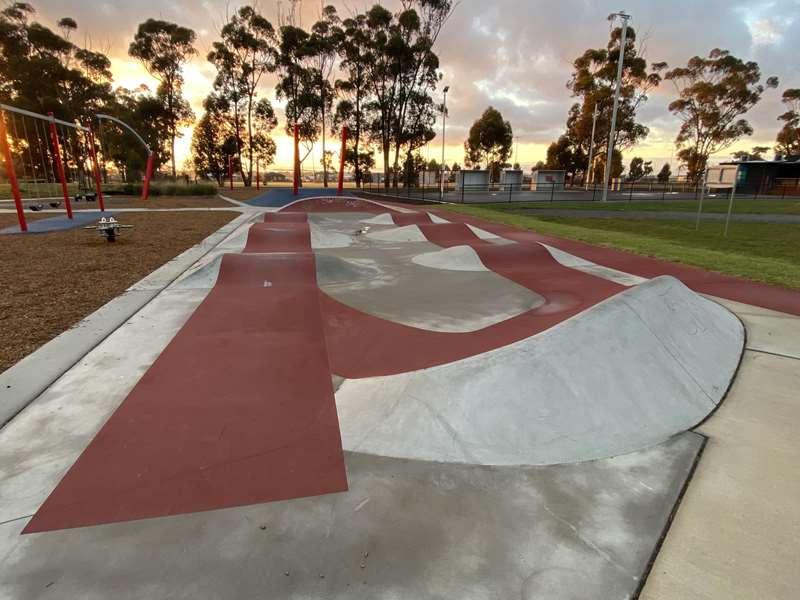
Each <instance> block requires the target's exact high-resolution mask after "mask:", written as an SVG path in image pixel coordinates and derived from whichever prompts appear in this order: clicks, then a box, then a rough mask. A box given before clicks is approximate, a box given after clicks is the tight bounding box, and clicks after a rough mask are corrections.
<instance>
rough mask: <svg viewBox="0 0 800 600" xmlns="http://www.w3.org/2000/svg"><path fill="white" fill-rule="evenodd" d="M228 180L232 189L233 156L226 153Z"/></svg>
mask: <svg viewBox="0 0 800 600" xmlns="http://www.w3.org/2000/svg"><path fill="white" fill-rule="evenodd" d="M228 181H230V184H231V189H233V157H232V156H230V155H228Z"/></svg>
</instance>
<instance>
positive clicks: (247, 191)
mask: <svg viewBox="0 0 800 600" xmlns="http://www.w3.org/2000/svg"><path fill="white" fill-rule="evenodd" d="M289 185H290V186H291V184H289ZM268 190H269V188H267V187H262V188H261V189H260V190H257V189H256V188H254V187H249V188H246V187H239V188H237V187H234V188H233V189H230V188H227V187H221V188H219V193H220V194H222V195H223V196H227V197H228V198H233V199H234V200H238V201H239V202H244V201H245V200H250V199H251V198H256V197H257V196H260V195H261V194H263V193H264V192H266V191H268ZM223 202H224V200H223Z"/></svg>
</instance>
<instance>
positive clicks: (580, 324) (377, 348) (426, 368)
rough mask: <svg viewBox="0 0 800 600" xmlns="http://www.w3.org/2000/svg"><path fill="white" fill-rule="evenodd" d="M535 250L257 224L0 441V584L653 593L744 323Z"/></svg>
mask: <svg viewBox="0 0 800 600" xmlns="http://www.w3.org/2000/svg"><path fill="white" fill-rule="evenodd" d="M426 209H427V210H426ZM467 221H470V222H467ZM534 236H535V234H532V233H531V232H523V231H520V230H516V231H515V230H514V229H513V228H510V227H506V226H497V225H494V224H490V223H480V222H477V221H474V220H471V219H465V218H464V217H463V216H460V215H450V214H448V213H446V212H444V211H440V210H437V209H435V208H430V209H428V207H416V206H411V205H406V206H404V205H401V204H395V203H392V202H376V201H370V200H365V199H360V198H355V197H352V198H351V197H342V198H335V197H321V198H310V199H300V200H297V201H294V202H290V203H289V204H287V205H286V206H284V207H283V208H281V209H279V210H268V211H264V210H262V209H259V208H256V209H249V210H247V211H243V213H242V215H241V217H239V218H238V219H236V220H235V221H233V222H232V223H231V225H229V226H226V228H225V231H224V232H223V234H221V235H218V236H217V237H216V238H215V239H216V240H217V242H216V243H215V244H213V245H212V244H206V247H205V251H204V253H203V254H202V256H201V257H199V259H198V260H194V261H192V262H191V264H189V265H187V266H186V267H185V268H184V269H183V272H182V274H180V275H178V276H177V278H174V281H173V282H172V283H170V284H169V285H166V286H165V287H163V289H162V290H161V291H160V292H158V293H157V294H156V295H155V296H154V297H153V298H152V300H151V301H150V302H149V303H148V304H146V305H145V306H144V307H143V308H142V309H141V310H140V311H138V312H136V313H135V314H134V316H133V317H131V318H130V319H127V320H126V321H125V322H124V324H122V325H121V326H120V327H118V328H116V329H115V330H114V331H113V333H111V334H110V335H108V337H106V338H105V339H103V341H101V342H100V343H99V344H98V345H97V346H96V347H95V348H94V349H93V350H91V351H90V352H88V354H86V355H85V356H84V357H83V358H81V359H80V360H79V361H78V362H77V363H76V364H75V366H73V367H72V368H70V369H67V370H66V372H65V373H64V374H63V375H61V376H60V377H59V378H58V379H57V380H56V381H55V382H54V383H53V384H52V385H50V386H49V387H47V389H46V390H45V391H44V393H42V394H41V395H39V396H38V397H36V398H35V400H33V401H32V402H31V403H30V404H29V405H28V406H27V407H25V408H24V409H23V410H22V411H21V412H20V413H19V414H17V415H16V416H14V418H13V419H11V420H10V422H9V423H8V424H7V425H6V426H5V427H4V428H3V430H2V432H1V433H0V435H1V436H2V438H3V447H4V449H5V450H6V451H7V452H6V454H5V456H7V457H8V458H7V459H4V461H3V467H2V477H3V486H2V490H3V492H2V495H3V502H2V506H3V507H4V514H3V515H2V521H4V522H5V525H4V530H5V531H4V536H3V540H4V542H3V544H4V547H3V552H4V554H5V556H6V563H5V565H6V568H7V569H12V570H13V577H12V578H10V579H9V578H4V579H5V582H4V584H3V585H4V588H5V590H6V591H4V593H7V594H8V595H10V597H34V596H36V594H37V593H38V591H37V590H38V589H39V586H40V585H41V581H42V577H43V576H44V574H46V573H47V572H48V571H49V570H51V569H52V568H53V567H52V565H54V564H56V563H58V564H59V565H62V567H59V570H61V568H63V565H69V567H68V568H66V570H64V571H63V572H64V574H65V575H64V576H63V577H60V578H59V587H60V592H61V593H62V594H65V595H66V596H91V595H96V594H99V593H103V592H102V590H106V589H108V588H107V587H105V586H107V585H108V581H104V580H103V576H102V573H103V572H105V571H106V570H107V569H110V571H109V572H113V573H114V579H115V581H117V582H119V585H120V586H121V587H120V589H119V597H131V598H137V597H147V596H148V595H152V594H155V595H173V596H176V597H196V596H197V595H198V594H199V595H200V596H203V597H211V596H214V595H215V594H220V595H229V594H231V593H234V594H236V595H240V596H242V597H247V596H248V595H249V594H250V593H251V592H252V591H253V590H255V589H263V586H268V587H269V589H271V590H277V592H276V593H278V594H279V595H280V596H282V597H309V596H314V595H323V596H324V597H341V598H349V597H364V598H368V597H374V596H375V595H378V596H385V595H387V594H391V593H392V590H393V589H397V588H398V586H401V587H402V588H403V589H404V590H406V591H407V590H409V589H411V590H412V591H413V593H414V594H416V595H418V597H440V596H449V595H453V594H458V595H461V596H462V597H475V598H480V597H487V596H491V595H499V596H510V595H519V594H520V593H521V594H522V597H526V598H538V597H549V596H548V594H553V593H556V592H555V591H554V590H558V594H559V595H560V597H574V598H595V597H612V596H613V597H631V596H634V595H635V594H638V593H639V592H640V590H641V586H642V585H643V583H644V580H645V577H646V575H647V572H648V571H649V569H650V567H651V565H652V561H653V559H654V556H655V554H656V552H657V550H658V548H659V546H660V544H661V543H662V539H663V536H664V534H665V532H666V530H667V528H668V525H669V523H670V521H671V519H672V518H673V516H674V511H675V510H676V507H677V505H678V502H679V500H680V498H681V497H682V495H683V494H684V492H685V490H686V489H687V486H689V485H690V483H689V482H690V479H691V476H692V473H693V471H694V470H695V468H696V465H697V463H698V461H699V460H701V458H700V455H701V453H702V451H703V447H704V444H705V443H706V438H705V436H704V435H702V434H700V433H698V432H697V431H696V429H697V427H698V426H699V425H701V424H702V423H704V422H705V421H706V420H707V419H709V418H711V417H712V415H713V414H714V413H715V411H716V410H717V409H718V408H719V407H720V405H724V402H725V399H726V394H727V393H728V391H729V388H730V386H731V383H732V381H733V380H734V378H735V376H736V373H737V369H739V367H740V361H741V360H742V355H743V352H744V347H745V340H746V334H745V327H744V326H743V324H742V321H741V320H740V319H739V318H738V317H737V316H736V315H735V314H734V313H733V312H731V311H730V310H728V308H726V307H725V306H723V304H722V303H720V302H725V300H720V301H719V302H718V301H715V300H714V298H715V297H714V296H712V295H710V294H711V293H718V294H720V295H722V294H724V293H725V290H726V282H725V281H724V278H719V277H710V276H704V277H700V278H697V277H695V278H692V277H691V276H690V275H688V274H686V273H682V272H681V271H682V269H684V268H681V267H677V268H676V272H674V273H672V274H670V273H669V272H665V273H663V274H657V273H655V272H647V271H646V270H645V269H643V268H642V266H643V265H642V264H639V265H635V264H634V266H635V267H636V268H635V269H631V270H633V271H636V272H626V271H624V270H623V269H621V268H619V267H624V266H625V265H623V264H621V263H620V262H619V260H617V261H614V260H611V259H608V260H606V261H599V260H598V261H593V260H590V259H589V258H586V257H585V256H581V255H582V254H585V253H583V252H580V251H579V250H578V249H576V247H575V246H574V243H570V242H565V243H559V242H558V241H554V240H540V241H536V240H535V239H533V238H534ZM558 246H561V248H559V247H558ZM592 258H595V257H592ZM603 262H606V264H602V263H603ZM636 262H641V261H638V260H637V259H634V260H633V263H636ZM654 268H655V267H653V265H650V269H651V270H652V269H654ZM681 276H683V278H684V279H685V280H686V283H684V282H682V281H681V278H680V277H681ZM157 279H158V272H156V273H154V274H153V276H152V277H150V278H149V280H150V283H151V285H152V282H154V281H156V280H157ZM147 287H148V282H147V281H145V282H143V283H142V284H141V285H140V286H138V288H139V289H146V288H147ZM136 288H137V286H134V290H135V289H136ZM693 288H694V289H693ZM742 294H744V295H747V294H749V297H748V298H742V297H736V298H731V299H730V300H735V301H742V300H747V299H749V300H750V301H751V302H753V303H756V302H762V303H763V304H769V305H770V306H767V307H765V308H778V309H780V308H781V302H787V301H791V299H790V298H788V297H780V295H779V294H778V295H775V294H773V295H772V296H769V295H768V294H767V295H765V294H763V293H762V294H761V295H759V293H758V292H757V291H754V290H750V291H749V292H748V291H747V290H745V291H744V292H740V293H739V296H741V295H742ZM56 342H57V340H56ZM54 343H55V342H54ZM134 349H135V350H134ZM97 373H102V377H101V378H98V377H97ZM108 381H113V382H114V384H113V385H111V386H109V385H107V382H108ZM76 398H80V400H81V401H80V404H77V403H76V402H75V399H76ZM34 432H36V433H35V434H34ZM22 515H25V516H24V518H20V517H21V516H22ZM189 549H191V550H189ZM208 561H211V562H208ZM204 565H205V566H204ZM265 565H268V566H266V567H265ZM165 569H166V570H167V571H168V572H169V575H165ZM6 572H7V573H11V572H12V571H11V570H7V571H6ZM45 578H46V577H45ZM155 581H157V582H158V583H157V584H156V583H154V582H155ZM409 582H413V583H409ZM45 583H47V582H45ZM409 585H410V586H411V587H409ZM154 586H155V587H154ZM123 588H124V589H123ZM223 590H224V591H223ZM231 590H234V591H233V592H231ZM565 590H566V591H567V592H568V593H569V594H570V595H567V596H564V595H563V594H564V593H565Z"/></svg>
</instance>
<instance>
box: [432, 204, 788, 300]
mask: <svg viewBox="0 0 800 600" xmlns="http://www.w3.org/2000/svg"><path fill="white" fill-rule="evenodd" d="M440 208H443V209H445V210H452V211H455V212H460V213H464V214H468V215H473V216H476V217H481V218H484V219H487V220H490V221H495V222H498V223H505V224H508V225H515V226H517V227H522V228H525V229H532V230H534V231H537V232H539V233H542V234H547V235H555V236H561V237H565V238H570V239H575V240H581V241H584V242H589V243H591V244H597V245H600V246H609V247H613V248H620V249H623V250H629V251H631V252H635V253H636V254H642V255H644V256H654V257H657V258H662V259H664V260H669V261H673V262H679V263H684V264H687V265H693V266H696V267H702V268H704V269H708V270H710V271H717V272H719V273H726V274H729V275H736V276H739V277H744V278H746V279H752V280H754V281H762V282H765V283H771V284H775V285H782V286H786V287H791V288H797V289H800V225H793V224H772V223H732V224H731V227H730V232H729V236H728V238H724V237H723V236H722V232H723V225H722V224H721V223H706V224H703V225H702V226H701V227H700V231H699V232H698V231H695V230H694V223H686V222H679V221H648V220H637V221H631V220H623V219H619V220H616V219H613V218H603V219H598V218H580V217H533V216H527V215H519V214H514V213H511V212H508V211H504V210H495V209H492V208H487V207H480V206H463V205H442V206H441V207H440Z"/></svg>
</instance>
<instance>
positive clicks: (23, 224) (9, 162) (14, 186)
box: [0, 113, 28, 231]
mask: <svg viewBox="0 0 800 600" xmlns="http://www.w3.org/2000/svg"><path fill="white" fill-rule="evenodd" d="M0 146H2V151H3V159H4V160H5V162H6V174H7V175H8V182H9V183H10V184H11V193H12V194H13V196H14V206H15V207H16V209H17V219H18V220H19V230H20V231H28V223H27V221H25V210H24V209H23V208H22V196H20V193H19V182H18V181H17V173H16V172H15V171H14V159H13V158H12V157H11V148H9V147H8V138H7V137H6V115H5V113H0Z"/></svg>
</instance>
